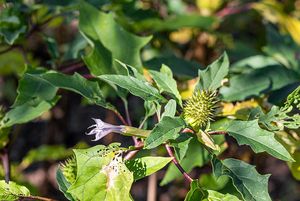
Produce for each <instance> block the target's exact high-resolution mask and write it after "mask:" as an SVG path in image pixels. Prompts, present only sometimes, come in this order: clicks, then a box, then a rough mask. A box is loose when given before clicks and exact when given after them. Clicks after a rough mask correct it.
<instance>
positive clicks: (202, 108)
mask: <svg viewBox="0 0 300 201" xmlns="http://www.w3.org/2000/svg"><path fill="white" fill-rule="evenodd" d="M216 95H217V93H216V91H207V90H203V91H200V90H199V91H195V92H194V94H193V96H192V97H191V98H190V99H189V100H187V102H186V103H185V105H184V108H183V117H184V119H185V121H186V122H187V123H188V124H189V125H190V126H192V127H193V129H195V130H196V131H198V130H199V129H201V128H203V127H205V126H206V125H207V123H208V122H209V121H210V120H212V117H213V115H214V111H215V109H216V107H217V102H218V100H217V98H216Z"/></svg>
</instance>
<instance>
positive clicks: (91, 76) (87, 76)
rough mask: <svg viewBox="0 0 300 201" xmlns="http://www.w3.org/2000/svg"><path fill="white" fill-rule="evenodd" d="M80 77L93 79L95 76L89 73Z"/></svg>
mask: <svg viewBox="0 0 300 201" xmlns="http://www.w3.org/2000/svg"><path fill="white" fill-rule="evenodd" d="M81 76H82V77H84V78H85V79H88V80H89V79H93V78H95V76H93V75H91V74H84V75H81Z"/></svg>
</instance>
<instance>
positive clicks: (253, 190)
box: [212, 158, 271, 201]
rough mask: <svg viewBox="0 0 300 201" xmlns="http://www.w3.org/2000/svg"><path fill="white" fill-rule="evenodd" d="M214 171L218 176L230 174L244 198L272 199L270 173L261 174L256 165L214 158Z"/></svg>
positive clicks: (258, 200) (266, 200)
mask: <svg viewBox="0 0 300 201" xmlns="http://www.w3.org/2000/svg"><path fill="white" fill-rule="evenodd" d="M212 165H213V172H214V174H215V175H216V177H220V176H223V175H226V176H229V177H230V178H231V179H232V181H233V184H234V186H235V188H236V189H237V190H238V192H239V193H240V194H241V196H242V197H243V199H244V200H253V201H271V198H270V196H269V194H268V179H269V176H270V175H260V174H259V173H257V171H256V170H255V168H254V166H252V165H249V164H247V163H245V162H243V161H240V160H237V159H232V158H229V159H225V160H222V161H221V160H219V159H217V158H213V160H212Z"/></svg>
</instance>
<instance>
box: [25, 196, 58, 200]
mask: <svg viewBox="0 0 300 201" xmlns="http://www.w3.org/2000/svg"><path fill="white" fill-rule="evenodd" d="M19 198H20V199H19V200H41V201H57V200H54V199H51V198H45V197H41V196H33V195H29V196H19Z"/></svg>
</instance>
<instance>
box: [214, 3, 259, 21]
mask: <svg viewBox="0 0 300 201" xmlns="http://www.w3.org/2000/svg"><path fill="white" fill-rule="evenodd" d="M252 6H253V4H252V3H246V4H244V5H242V6H227V7H225V8H224V9H222V10H220V11H219V12H217V14H216V15H217V16H218V17H220V18H224V17H227V16H228V15H233V14H237V13H242V12H244V11H247V10H250V9H251V8H252Z"/></svg>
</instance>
